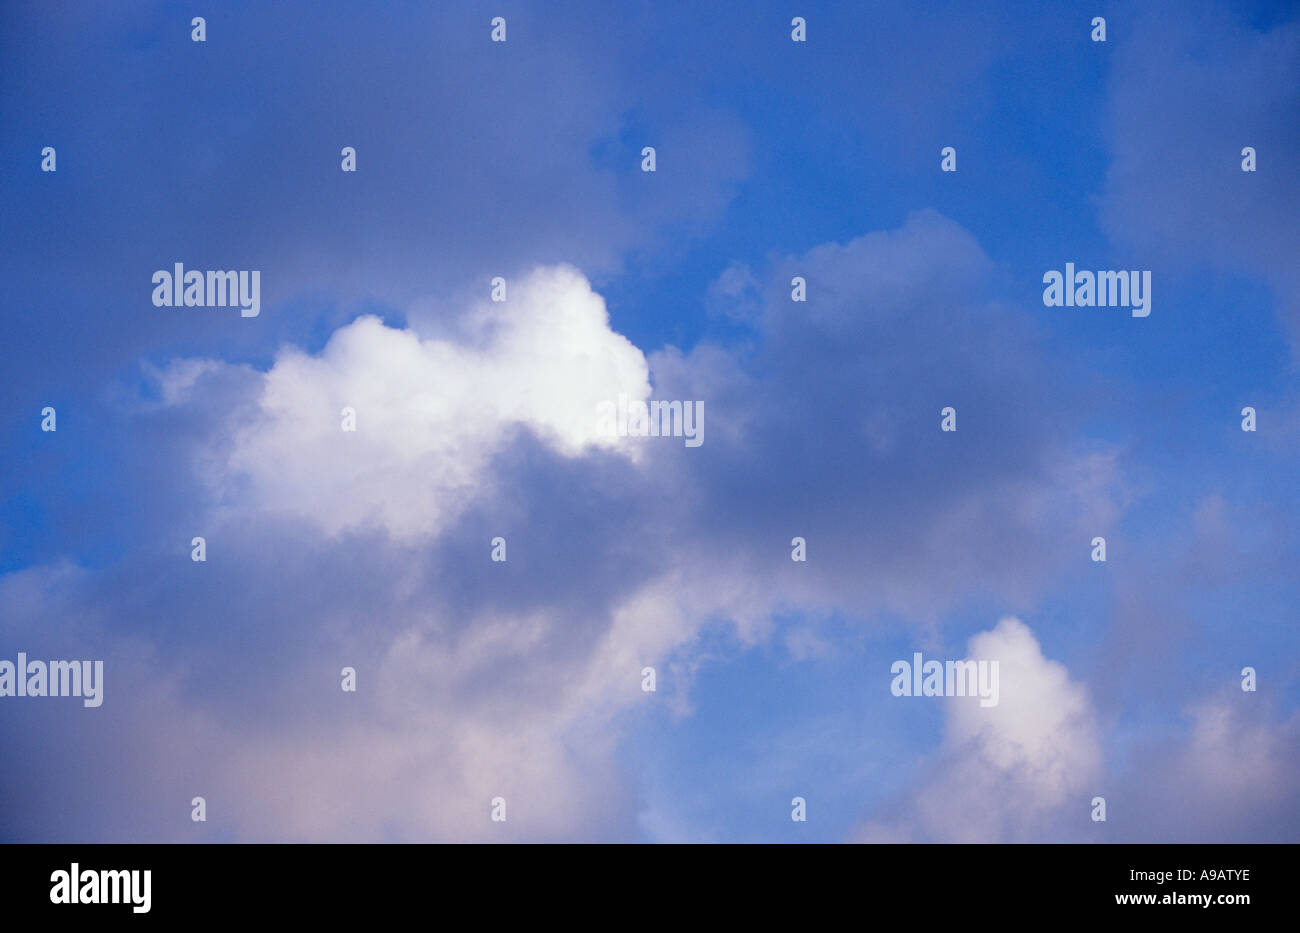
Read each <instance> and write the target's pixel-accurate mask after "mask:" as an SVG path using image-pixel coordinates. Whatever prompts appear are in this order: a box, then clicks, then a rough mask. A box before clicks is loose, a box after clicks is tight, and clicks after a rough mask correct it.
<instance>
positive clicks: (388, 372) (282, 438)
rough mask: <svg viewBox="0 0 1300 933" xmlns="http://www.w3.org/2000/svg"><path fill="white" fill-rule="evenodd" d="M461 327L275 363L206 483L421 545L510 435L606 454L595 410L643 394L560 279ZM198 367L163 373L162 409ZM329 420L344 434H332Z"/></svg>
mask: <svg viewBox="0 0 1300 933" xmlns="http://www.w3.org/2000/svg"><path fill="white" fill-rule="evenodd" d="M471 326H472V328H473V330H474V337H475V342H474V343H470V344H458V343H454V342H451V341H449V340H445V339H428V340H421V339H420V337H419V336H418V335H417V334H416V333H414V332H413V331H411V330H404V329H398V328H393V327H388V326H386V325H385V324H384V323H382V322H381V321H380V320H379V319H378V318H375V317H362V318H360V319H358V320H356V321H354V322H353V323H351V324H349V325H347V326H345V327H342V328H340V329H339V330H338V331H336V332H335V333H334V335H333V336H332V337H331V338H330V340H329V342H328V344H326V346H325V348H324V350H323V351H322V352H321V353H320V354H319V355H311V354H308V353H305V352H303V351H301V350H299V349H297V348H293V347H290V348H287V349H285V350H282V351H281V352H280V354H279V355H278V356H277V358H276V360H275V364H274V365H273V366H272V367H271V369H270V370H269V371H268V372H267V373H266V374H265V375H264V376H263V377H262V385H261V390H260V397H259V398H258V399H257V400H256V402H255V403H254V404H253V405H252V406H250V407H249V408H247V409H242V410H240V411H239V412H238V415H237V417H238V418H239V419H240V420H241V421H243V422H246V423H244V424H243V425H242V426H241V427H239V428H238V429H237V430H236V431H235V434H234V442H233V448H232V449H231V450H230V451H229V457H228V460H227V462H226V463H225V465H224V468H223V469H218V470H217V471H216V475H213V476H212V477H211V478H212V479H213V481H214V482H215V483H216V484H217V485H218V486H219V487H220V488H221V489H228V488H229V487H231V486H233V485H235V484H246V495H245V497H244V498H243V499H242V501H241V503H240V505H241V507H244V508H249V509H268V510H273V511H284V512H289V513H292V514H297V515H300V516H302V517H305V518H309V519H311V520H314V521H316V522H319V523H320V524H321V525H322V526H323V527H324V528H325V530H326V531H328V532H330V533H337V532H339V531H341V530H343V529H346V528H356V527H361V526H365V525H367V524H376V525H379V526H380V527H382V528H384V529H385V530H386V531H387V532H388V533H389V534H391V535H394V536H396V537H399V538H404V539H411V538H415V537H436V536H437V535H438V534H439V532H440V531H441V530H442V529H443V528H444V527H446V525H447V523H448V522H450V521H451V520H453V519H454V518H455V517H456V516H457V515H458V514H459V513H460V511H461V510H463V509H464V508H465V507H466V506H467V505H468V504H469V503H470V502H471V501H472V500H473V499H474V498H475V497H478V496H482V495H484V494H485V493H486V492H487V491H488V490H490V489H491V488H492V487H493V483H492V482H491V477H490V476H489V475H488V473H487V466H488V464H489V462H490V461H491V458H492V457H493V455H494V454H496V453H498V452H499V451H500V450H501V449H502V448H503V447H504V446H505V445H506V444H507V442H508V441H509V439H510V437H511V432H512V431H514V430H516V429H520V428H524V429H528V430H530V431H532V432H534V433H535V434H536V435H537V436H538V437H540V438H541V439H543V440H544V441H545V442H546V443H547V444H549V445H551V446H552V447H554V448H555V449H556V450H559V451H561V452H563V453H565V454H567V455H578V454H580V453H581V452H582V451H583V450H585V449H587V448H589V447H600V446H605V447H615V446H617V445H618V438H614V437H610V436H606V435H603V434H602V433H601V432H600V430H599V428H600V425H599V422H598V419H597V417H596V411H597V405H598V404H599V403H600V402H602V401H606V400H614V399H616V398H617V397H618V396H619V395H620V394H622V395H626V396H627V397H628V398H630V399H636V400H643V399H644V398H645V397H646V395H647V394H648V393H649V391H650V386H649V383H648V381H647V380H648V370H647V365H646V361H645V357H644V356H643V355H642V354H641V351H640V350H638V349H637V348H636V347H634V346H633V345H632V344H631V343H630V342H629V341H628V340H627V339H626V338H624V337H622V336H620V335H619V334H616V333H614V332H613V331H611V330H610V329H609V317H608V314H607V313H606V310H605V304H604V301H603V300H602V299H601V298H600V296H599V295H597V294H595V293H594V292H593V291H592V290H591V287H590V285H589V284H588V283H587V280H586V279H585V278H583V276H582V275H581V274H580V273H578V272H577V271H576V270H574V269H572V268H569V267H564V266H558V267H549V268H545V269H538V270H536V271H534V272H533V273H532V274H531V275H529V276H527V277H526V278H524V279H522V280H521V281H519V282H517V283H515V284H514V285H513V287H512V290H511V292H510V293H509V300H508V301H506V302H499V303H485V304H483V305H480V306H479V307H477V308H475V309H474V310H473V312H471ZM209 368H210V364H208V365H207V366H205V365H200V364H196V363H195V362H194V361H190V360H184V361H179V362H177V363H176V364H174V365H173V366H172V367H171V368H170V369H169V370H168V371H167V372H166V373H164V374H163V377H162V385H163V397H164V398H165V399H167V400H169V401H170V400H174V399H176V398H177V397H178V396H179V394H180V393H181V391H182V389H183V387H185V386H192V385H193V383H194V381H195V380H196V378H197V377H198V376H200V375H202V374H203V373H204V372H205V371H206V369H209ZM344 408H351V409H353V411H354V412H355V420H356V430H355V432H344V431H343V430H342V428H341V425H342V417H341V413H342V411H343V409H344ZM624 447H625V448H626V444H625V445H624Z"/></svg>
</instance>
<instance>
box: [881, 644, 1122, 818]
mask: <svg viewBox="0 0 1300 933" xmlns="http://www.w3.org/2000/svg"><path fill="white" fill-rule="evenodd" d="M966 657H967V658H970V659H988V660H997V661H998V663H999V671H1000V679H999V684H1000V692H1001V695H1000V701H999V703H998V705H997V706H993V707H983V706H981V705H980V702H979V699H978V698H971V697H963V698H946V699H944V700H943V701H942V702H943V703H944V705H945V709H944V714H945V720H946V729H945V736H944V740H943V746H942V748H941V749H940V750H939V751H938V753H937V754H936V756H935V760H934V762H933V763H932V764H931V765H930V766H929V767H928V769H927V773H926V776H924V777H922V778H921V783H920V785H919V786H918V787H917V788H916V789H915V790H914V791H912V792H911V793H909V794H907V795H906V796H905V798H904V799H903V800H902V801H899V802H898V803H897V809H898V810H899V811H901V814H902V816H901V817H896V816H881V817H878V818H876V819H874V820H872V821H870V822H868V823H867V824H866V825H865V826H864V827H863V828H862V829H861V830H860V832H859V834H858V837H859V838H860V839H861V840H862V841H870V842H889V841H903V840H913V841H932V842H1015V841H1026V840H1029V839H1032V838H1035V837H1036V836H1037V835H1039V834H1041V833H1042V831H1043V829H1044V827H1045V826H1047V825H1049V823H1050V822H1051V821H1052V820H1054V819H1057V818H1059V816H1060V814H1061V812H1062V811H1063V810H1067V809H1073V810H1075V811H1077V813H1076V816H1077V819H1078V820H1079V821H1084V820H1087V819H1088V801H1089V799H1090V797H1091V794H1090V793H1089V791H1090V790H1091V789H1092V787H1093V786H1094V782H1095V781H1096V779H1097V777H1098V775H1099V774H1100V770H1101V746H1100V737H1099V732H1098V727H1097V722H1096V717H1095V714H1094V712H1093V708H1092V703H1091V700H1090V698H1089V696H1088V693H1087V690H1086V689H1085V688H1084V687H1083V686H1082V685H1081V684H1080V683H1079V682H1077V681H1076V680H1074V679H1072V678H1071V677H1070V673H1069V671H1068V670H1066V668H1065V666H1064V665H1062V664H1060V663H1059V662H1056V661H1053V660H1051V659H1049V658H1047V657H1045V656H1044V655H1043V651H1042V647H1041V646H1040V645H1039V643H1038V639H1037V638H1036V637H1035V636H1034V633H1033V631H1032V630H1031V629H1030V628H1029V626H1027V625H1025V623H1023V622H1021V621H1020V620H1019V619H1015V618H1006V619H1003V620H1002V621H1000V622H999V623H998V624H997V625H996V626H995V627H994V628H993V629H991V630H989V631H986V632H980V633H979V634H977V635H975V636H974V637H973V638H971V640H970V644H969V646H968V648H967V652H966Z"/></svg>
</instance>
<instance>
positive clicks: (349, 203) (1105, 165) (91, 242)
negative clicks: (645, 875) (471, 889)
mask: <svg viewBox="0 0 1300 933" xmlns="http://www.w3.org/2000/svg"><path fill="white" fill-rule="evenodd" d="M699 6H700V5H699V4H679V3H641V4H618V5H616V6H614V7H610V6H609V5H607V4H588V3H559V4H544V5H543V4H529V3H493V4H479V3H464V4H453V5H448V7H445V8H444V7H437V8H435V7H432V6H430V5H427V4H404V3H394V4H385V5H383V6H382V7H381V8H380V9H362V8H355V7H353V6H352V5H347V4H334V3H323V4H313V5H310V6H309V7H308V6H299V5H294V4H278V5H275V6H274V7H272V8H267V7H265V6H264V5H260V4H238V3H236V4H231V5H228V7H227V6H223V8H222V9H220V10H217V9H213V10H211V11H208V12H207V13H206V18H207V38H206V41H205V42H203V43H196V42H192V41H191V39H190V25H189V19H190V16H191V15H203V11H196V12H195V13H189V12H186V11H181V12H177V11H176V10H175V9H173V8H170V7H169V6H168V5H165V4H161V3H140V4H129V5H123V6H121V7H117V8H114V9H111V10H109V9H94V10H89V11H87V10H73V9H54V10H51V9H48V8H46V7H44V6H41V5H35V4H32V5H8V6H7V7H6V8H5V10H4V12H3V14H2V16H3V21H2V22H0V56H2V59H3V62H4V66H3V68H2V69H0V108H3V113H4V126H5V132H4V133H3V134H0V168H2V171H0V217H3V223H0V244H2V245H3V249H2V250H0V257H2V261H3V272H4V281H5V283H6V286H7V288H6V293H7V297H8V300H9V308H8V311H7V313H5V314H4V329H3V335H2V339H0V386H3V390H4V395H3V397H4V400H5V404H4V405H3V406H0V440H2V441H3V445H4V446H3V449H4V452H5V453H4V456H3V457H0V619H3V620H4V625H3V628H0V658H13V657H15V656H16V653H17V652H18V651H25V652H27V653H28V654H29V655H32V656H42V657H48V658H63V657H69V658H71V657H77V658H83V657H84V658H98V659H104V661H105V668H106V675H105V676H106V687H105V692H106V699H105V703H104V705H103V706H102V707H100V708H98V709H83V708H82V707H81V706H80V704H76V703H74V701H71V700H67V699H55V698H46V699H44V700H36V699H32V698H0V735H3V739H4V742H5V747H6V748H7V749H11V750H12V751H11V752H10V754H9V755H8V756H7V760H8V761H9V762H11V764H9V765H7V766H6V767H5V768H4V769H3V772H0V773H3V779H2V783H0V799H3V800H4V801H5V806H4V807H3V808H0V814H2V815H0V838H5V839H8V840H22V841H73V840H78V841H80V840H85V841H132V840H180V841H186V840H194V841H213V840H223V841H224V840H296V839H328V840H425V839H447V840H485V841H490V840H630V841H797V840H815V841H842V840H880V841H887V840H916V841H955V840H964V841H972V840H973V841H1028V840H1036V841H1101V842H1105V841H1143V842H1157V841H1214V840H1223V841H1282V840H1286V841H1294V839H1295V838H1296V835H1297V830H1298V828H1300V811H1297V808H1296V800H1298V799H1300V794H1297V790H1298V789H1300V788H1297V764H1300V762H1298V761H1297V754H1296V749H1297V747H1300V746H1298V745H1297V742H1296V739H1297V737H1298V735H1300V650H1298V649H1300V638H1298V637H1297V627H1296V608H1297V606H1300V573H1297V565H1298V558H1300V513H1298V512H1297V502H1298V501H1300V497H1298V496H1297V490H1300V470H1298V469H1297V462H1296V456H1295V454H1296V450H1297V448H1298V445H1300V391H1298V386H1300V383H1298V382H1297V371H1296V366H1297V361H1298V360H1300V351H1298V347H1300V344H1298V343H1297V339H1298V338H1300V274H1297V269H1300V266H1298V265H1297V263H1296V261H1295V257H1296V256H1297V255H1300V224H1297V221H1296V218H1297V217H1300V173H1297V172H1296V171H1295V167H1294V160H1295V152H1296V151H1297V144H1300V90H1298V89H1300V81H1297V80H1296V79H1297V71H1298V70H1300V8H1297V7H1296V6H1295V5H1294V4H1278V3H1259V4H1249V3H1240V4H1232V5H1227V4H1213V3H1206V4H1143V5H1141V7H1140V8H1137V7H1133V6H1131V5H1127V4H1106V3H1101V4H1093V5H1087V4H1075V3H1066V4H1058V5H1054V6H1052V7H1051V8H1050V9H1047V10H1044V9H1042V8H1041V6H1040V5H1034V4H1005V5H998V6H999V8H998V9H996V10H986V9H980V8H977V7H975V6H972V5H968V4H945V3H907V4H902V3H899V4H863V3H843V4H839V3H816V4H811V5H809V6H807V7H801V8H797V9H796V8H793V7H790V6H788V5H781V4H769V3H744V4H708V5H706V6H707V7H708V8H707V9H704V10H701V9H699V8H698V7H699ZM498 15H500V16H504V17H505V18H506V21H507V24H508V27H507V28H508V40H507V41H506V42H505V43H492V42H491V41H490V39H489V32H490V26H489V22H490V20H491V18H492V17H493V16H498ZM794 15H801V16H803V17H805V18H806V20H807V28H808V41H807V42H806V43H794V42H791V41H790V25H789V23H790V19H791V17H792V16H794ZM1098 15H1100V16H1104V17H1105V18H1106V23H1107V33H1108V35H1107V41H1106V42H1105V43H1099V42H1093V41H1091V39H1090V32H1091V26H1090V22H1091V20H1092V17H1094V16H1098ZM645 145H651V146H655V147H656V150H657V161H658V165H657V170H656V172H654V173H653V174H649V173H643V172H642V171H640V152H641V147H642V146H645ZM44 146H53V147H55V148H56V151H57V160H58V161H57V171H55V172H53V173H48V172H42V171H41V170H40V153H41V150H42V148H43V147H44ZM343 146H353V147H355V148H356V150H357V161H358V170H357V172H356V173H344V172H342V171H340V165H339V163H340V158H339V151H340V149H341V147H343ZM944 146H953V147H955V149H956V151H957V171H956V172H952V173H946V172H941V171H940V150H941V149H942V148H943V147H944ZM1244 146H1253V147H1254V148H1255V149H1256V150H1257V153H1258V170H1257V171H1256V172H1253V173H1248V172H1243V171H1241V155H1240V152H1241V149H1242V147H1244ZM176 262H183V263H184V264H185V265H186V267H187V268H195V269H258V270H261V278H262V289H263V290H262V312H261V314H260V315H259V316H258V317H256V318H249V319H244V318H241V317H240V316H239V314H238V312H237V311H234V310H230V309H197V308H179V309H169V308H156V307H154V306H153V305H152V303H151V301H150V294H151V292H152V286H151V284H150V277H151V275H152V273H153V272H154V270H156V269H170V268H171V266H172V264H173V263H176ZM1066 262H1073V263H1075V264H1076V265H1077V266H1078V267H1080V268H1089V269H1149V270H1151V273H1152V281H1153V296H1152V313H1151V315H1150V317H1147V318H1142V319H1137V318H1132V317H1130V316H1129V315H1128V313H1127V312H1126V311H1124V310H1122V309H1111V308H1053V307H1045V306H1044V304H1043V301H1042V289H1043V285H1042V276H1043V274H1044V272H1045V271H1047V270H1050V269H1061V268H1063V267H1064V264H1065V263H1066ZM496 275H501V276H504V277H505V278H506V279H507V282H508V283H509V289H510V297H509V300H507V301H506V302H505V303H504V304H500V305H495V304H492V303H490V302H489V301H488V293H489V288H488V282H489V280H490V279H491V278H492V277H493V276H496ZM794 275H802V276H804V277H805V278H806V279H807V282H808V287H809V297H808V301H807V302H805V303H794V302H791V301H790V285H789V283H790V279H791V277H792V276H794ZM620 392H625V393H627V394H629V395H631V396H633V397H641V398H645V397H652V398H661V399H698V400H702V401H703V402H704V405H705V412H706V415H705V429H706V433H705V442H704V443H703V444H702V445H701V446H700V447H698V448H687V447H685V446H684V445H682V444H681V442H680V441H678V440H673V439H668V438H646V439H636V438H623V439H621V440H620V441H619V442H618V443H613V444H611V443H607V442H606V441H604V440H602V439H599V438H595V437H593V436H592V434H591V425H590V424H589V423H588V422H587V421H586V420H585V417H586V414H585V413H588V412H590V411H591V410H592V406H593V404H594V402H595V401H597V400H600V399H608V398H614V397H616V396H617V395H618V394H619V393H620ZM47 405H48V406H53V407H54V408H55V409H56V411H57V417H58V430H57V431H56V432H52V433H51V432H43V431H41V430H40V422H41V417H40V412H41V409H42V408H43V407H45V406H47ZM341 405H354V406H356V408H357V411H358V417H359V423H360V425H361V427H360V428H359V430H358V432H357V434H356V436H355V438H353V437H350V436H349V435H345V434H343V433H342V432H340V431H339V427H338V421H337V412H338V410H339V407H340V406H341ZM946 405H952V406H955V407H956V409H957V411H958V419H959V430H958V431H957V432H956V433H955V434H944V433H941V432H940V431H939V411H940V409H941V408H943V407H944V406H946ZM1247 405H1249V406H1252V407H1254V408H1255V409H1256V410H1257V412H1258V430H1257V431H1256V432H1254V433H1247V432H1243V431H1242V430H1241V429H1240V423H1241V415H1240V411H1241V409H1242V408H1243V407H1244V406H1247ZM343 444H351V446H350V447H344V446H341V445H343ZM194 535H204V536H205V537H206V539H207V541H208V548H209V558H208V560H207V561H206V562H204V563H195V562H192V561H191V560H190V554H189V552H190V547H189V542H190V539H191V538H192V536H194ZM496 535H503V536H505V537H506V538H507V540H508V542H509V557H508V560H507V561H506V562H504V563H501V564H497V563H494V562H492V561H491V560H490V558H489V551H490V549H489V546H488V542H489V540H490V539H491V538H492V537H494V536H496ZM795 535H799V536H804V537H806V539H807V541H808V552H809V556H808V560H807V562H804V563H796V562H794V561H791V560H790V550H791V547H790V541H791V538H792V537H793V536H795ZM1094 535H1104V536H1105V537H1106V539H1107V544H1108V560H1107V562H1106V563H1105V564H1098V563H1094V562H1092V561H1091V560H1090V559H1089V541H1090V540H1091V538H1092V537H1093V536H1094ZM1005 619H1013V620H1018V621H1014V622H1007V623H1003V620H1005ZM972 645H975V646H982V647H983V648H984V649H986V650H992V651H995V652H999V653H1001V656H1002V657H1003V658H1004V677H1007V678H1010V679H1009V680H1008V681H1007V687H1006V689H1007V691H1009V692H1008V694H1007V701H1006V703H1004V704H1003V706H1002V708H1000V710H999V711H998V712H997V714H996V715H992V714H990V715H989V716H987V717H986V718H984V719H979V718H974V719H972V718H971V716H970V715H969V714H968V711H966V709H965V707H962V706H961V704H959V703H955V702H951V701H949V700H946V699H940V698H899V697H895V696H892V695H891V693H890V691H889V682H890V679H891V678H890V675H889V668H890V665H891V663H892V662H893V661H894V660H896V659H900V658H910V657H911V656H912V654H913V652H915V651H923V652H925V653H926V656H927V657H930V656H933V657H938V658H961V657H965V656H967V654H966V652H968V651H969V650H974V649H973V648H971V647H970V646H972ZM344 665H351V666H354V667H355V668H356V669H357V671H358V675H359V678H358V679H359V684H360V686H359V689H358V691H357V693H355V694H345V693H343V692H342V691H341V690H340V689H339V669H340V668H341V667H342V666H344ZM645 665H650V666H654V667H655V668H656V671H657V673H658V689H657V690H656V692H654V693H645V692H643V691H642V690H641V689H640V682H641V676H640V671H641V668H642V667H643V666H645ZM1244 666H1253V667H1255V668H1256V669H1257V671H1258V675H1259V689H1258V690H1257V691H1256V692H1244V691H1242V690H1241V689H1240V680H1241V677H1240V671H1241V669H1242V668H1243V667H1244ZM18 762H21V766H19V765H18V764H17V763H18ZM195 795H204V796H205V797H206V798H207V800H208V805H209V808H210V815H209V820H208V822H207V823H204V824H195V823H193V822H192V821H191V819H190V808H189V801H190V799H191V798H192V797H193V796H195ZM497 795H503V796H505V797H506V798H507V800H508V801H509V806H510V816H509V819H508V820H507V822H505V823H493V822H491V821H490V820H489V819H488V815H487V814H488V810H489V808H488V801H489V800H491V799H492V798H493V797H495V796H497ZM1096 795H1102V796H1105V797H1106V799H1107V801H1108V806H1109V808H1110V813H1109V816H1108V819H1107V821H1106V822H1105V823H1096V822H1094V821H1092V820H1091V819H1089V812H1090V800H1091V799H1092V798H1093V797H1094V796H1096ZM794 796H803V797H804V798H806V800H807V802H808V820H807V822H805V823H798V822H793V821H791V819H790V800H791V798H792V797H794Z"/></svg>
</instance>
